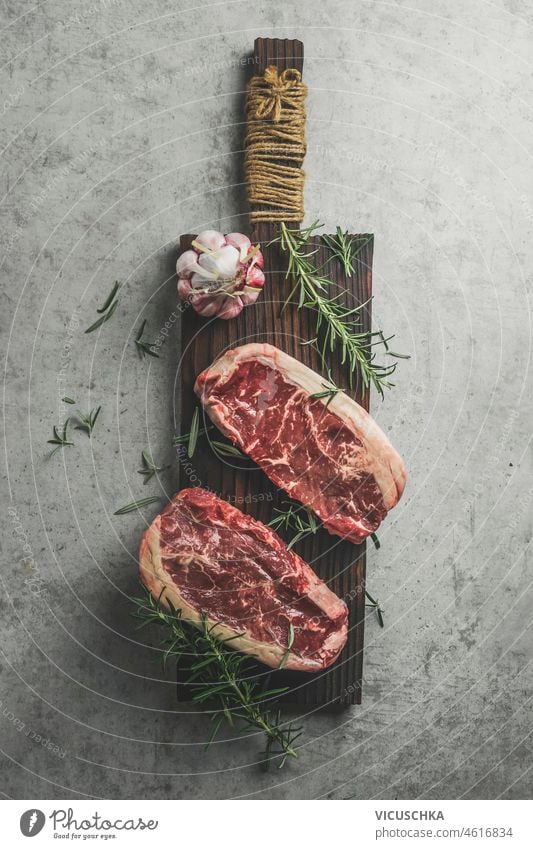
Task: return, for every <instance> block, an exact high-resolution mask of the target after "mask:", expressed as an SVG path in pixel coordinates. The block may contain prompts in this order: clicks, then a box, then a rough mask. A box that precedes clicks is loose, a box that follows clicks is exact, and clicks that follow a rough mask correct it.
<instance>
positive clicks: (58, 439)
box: [47, 418, 74, 457]
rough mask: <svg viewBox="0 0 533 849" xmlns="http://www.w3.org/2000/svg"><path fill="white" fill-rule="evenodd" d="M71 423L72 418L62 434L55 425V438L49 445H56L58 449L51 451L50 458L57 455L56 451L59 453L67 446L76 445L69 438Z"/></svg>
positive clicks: (68, 420)
mask: <svg viewBox="0 0 533 849" xmlns="http://www.w3.org/2000/svg"><path fill="white" fill-rule="evenodd" d="M69 422H70V418H68V419H67V420H66V422H65V424H64V425H63V429H62V430H61V432H60V431H59V429H58V427H57V425H54V427H53V428H52V432H53V434H54V438H53V439H48V440H47V442H48V445H55V446H56V447H55V448H53V449H52V451H50V454H49V455H48V456H49V457H51V456H52V455H53V454H55V453H56V451H59V449H60V448H64V447H65V446H66V445H74V443H73V442H70V441H69V438H68V426H69Z"/></svg>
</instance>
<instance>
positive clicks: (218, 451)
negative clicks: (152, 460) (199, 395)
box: [174, 407, 246, 460]
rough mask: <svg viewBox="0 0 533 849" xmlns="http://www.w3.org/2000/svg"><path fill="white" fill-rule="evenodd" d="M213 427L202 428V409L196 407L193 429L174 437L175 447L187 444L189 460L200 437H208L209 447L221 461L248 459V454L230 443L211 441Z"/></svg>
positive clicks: (193, 416)
mask: <svg viewBox="0 0 533 849" xmlns="http://www.w3.org/2000/svg"><path fill="white" fill-rule="evenodd" d="M213 427H214V426H213V425H207V427H200V408H199V407H195V408H194V412H193V414H192V419H191V428H190V430H189V432H188V433H182V434H181V435H180V436H175V437H174V445H184V444H185V443H187V456H188V457H189V459H190V458H191V457H192V456H193V455H194V452H195V451H196V446H197V443H198V437H199V436H207V441H208V442H209V446H210V448H211V450H212V452H213V454H214V455H215V457H217V458H218V459H219V460H225V459H226V458H227V457H237V458H239V459H244V460H245V459H246V454H243V452H242V451H240V449H239V448H237V447H236V446H235V445H231V444H230V443H229V442H219V441H218V440H217V439H211V438H210V436H209V431H211V430H213Z"/></svg>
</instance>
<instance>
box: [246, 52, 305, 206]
mask: <svg viewBox="0 0 533 849" xmlns="http://www.w3.org/2000/svg"><path fill="white" fill-rule="evenodd" d="M306 95H307V86H306V85H304V83H303V82H302V75H301V74H300V72H299V71H297V70H295V69H294V68H288V69H287V70H286V71H282V73H281V74H278V70H277V68H276V67H275V66H274V65H270V66H269V67H268V68H267V69H266V71H265V73H264V74H263V75H262V76H256V77H252V79H251V80H250V82H249V84H248V98H247V102H246V119H247V128H246V139H245V146H246V154H245V162H244V164H245V170H246V181H247V183H248V198H249V201H250V206H251V207H252V211H251V213H250V218H251V220H252V222H256V221H302V220H303V217H304V180H305V174H304V172H303V171H302V163H303V160H304V156H305V151H306V144H305V97H306Z"/></svg>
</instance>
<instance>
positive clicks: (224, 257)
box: [176, 230, 265, 319]
mask: <svg viewBox="0 0 533 849" xmlns="http://www.w3.org/2000/svg"><path fill="white" fill-rule="evenodd" d="M262 268H263V255H262V253H261V251H260V250H259V245H258V246H257V247H255V248H253V247H252V243H251V242H250V239H249V238H248V236H245V235H244V234H243V233H228V235H227V236H224V235H223V234H222V233H219V232H218V231H217V230H204V231H203V232H202V233H199V234H198V236H197V237H196V239H195V240H194V241H193V243H192V247H191V249H190V250H188V251H184V253H182V254H181V256H180V257H179V258H178V261H177V263H176V273H177V275H178V295H179V296H180V298H181V299H182V300H183V301H190V303H191V304H192V306H193V308H194V309H195V310H196V312H197V313H199V314H200V315H203V316H206V317H209V316H218V317H219V318H224V319H228V318H234V317H235V316H236V315H239V313H240V312H241V311H242V309H243V308H244V307H245V306H248V305H249V304H253V303H254V302H255V301H256V300H257V298H258V296H259V292H260V291H261V289H262V288H263V285H264V282H265V275H264V274H263V271H262Z"/></svg>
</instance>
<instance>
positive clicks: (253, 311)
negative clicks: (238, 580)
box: [177, 38, 373, 709]
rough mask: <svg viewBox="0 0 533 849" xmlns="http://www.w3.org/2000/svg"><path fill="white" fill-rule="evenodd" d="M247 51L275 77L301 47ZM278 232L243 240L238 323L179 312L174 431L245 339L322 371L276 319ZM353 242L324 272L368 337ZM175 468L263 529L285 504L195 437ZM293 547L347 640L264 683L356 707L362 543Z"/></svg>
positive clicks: (295, 328)
mask: <svg viewBox="0 0 533 849" xmlns="http://www.w3.org/2000/svg"><path fill="white" fill-rule="evenodd" d="M254 53H255V63H254V73H257V74H260V73H262V72H263V71H264V70H265V68H266V67H267V65H276V66H277V67H278V69H279V70H280V71H282V70H284V69H285V68H296V69H297V70H300V71H301V70H302V68H303V44H302V43H301V42H300V41H295V40H285V39H264V38H258V39H256V42H255V50H254ZM291 226H292V225H291ZM277 233H278V226H277V225H275V224H270V223H260V224H258V225H257V226H256V228H255V229H254V231H253V232H252V233H251V234H250V235H251V239H252V242H253V243H256V242H259V243H260V244H261V248H262V251H263V254H264V257H265V275H266V282H265V287H264V289H263V292H262V294H261V295H260V296H259V299H258V300H257V302H256V304H255V305H252V306H250V307H247V308H245V309H244V310H243V311H242V312H241V314H240V315H239V316H237V318H235V319H232V320H230V321H223V320H220V319H204V318H201V317H200V316H198V315H197V314H196V313H195V312H194V311H193V309H192V308H188V309H185V310H184V311H183V312H182V313H181V315H180V321H179V354H180V355H179V371H178V378H177V379H178V392H179V396H180V400H181V418H180V422H181V433H187V432H188V431H189V430H190V424H191V420H192V416H193V412H194V409H195V408H196V407H197V406H198V400H197V398H196V396H195V394H194V391H193V386H194V382H195V379H196V377H197V375H198V374H199V373H200V372H201V371H203V370H204V369H205V368H207V367H208V366H209V365H210V364H211V363H212V362H213V360H215V359H216V358H217V357H218V356H219V355H220V354H221V353H223V352H224V351H226V350H227V349H228V348H233V347H236V346H237V345H243V344H245V343H248V342H252V341H253V342H268V343H270V344H271V345H275V346H276V347H278V348H281V349H282V350H284V351H286V353H288V354H291V355H292V356H293V357H296V358H297V359H299V360H301V361H302V362H304V363H305V364H306V365H308V366H310V367H311V368H313V369H314V370H315V371H318V372H321V373H323V369H322V368H321V363H320V357H319V355H318V352H317V350H316V349H315V347H314V346H313V345H303V344H302V343H306V342H309V340H311V339H313V338H314V337H315V336H316V332H315V320H314V314H313V313H312V312H310V311H309V310H306V309H301V310H299V309H298V307H297V303H296V302H295V303H290V304H289V305H288V306H287V307H286V308H285V309H284V310H283V312H282V310H281V308H282V306H283V304H284V302H285V299H286V298H287V296H288V294H289V292H290V290H291V286H290V284H289V281H287V280H286V279H285V272H286V263H285V259H284V257H283V256H282V255H280V252H279V249H278V246H277V245H272V246H270V247H268V243H269V242H270V241H271V240H272V238H273V237H274V236H276V235H277ZM193 238H194V236H193V235H187V236H182V237H181V240H180V248H181V250H187V249H188V248H189V247H190V243H191V241H192V240H193ZM353 239H354V240H357V242H358V243H359V242H365V241H366V245H365V246H364V247H363V248H362V250H361V251H360V252H359V254H358V256H357V265H356V270H355V273H354V275H353V277H351V278H346V276H345V275H344V274H343V272H342V268H341V266H340V264H339V263H338V262H337V261H336V260H334V261H331V262H330V263H329V264H328V274H329V275H330V276H331V278H332V279H333V281H334V282H335V285H336V287H337V290H336V292H335V294H337V292H342V297H343V298H344V299H345V302H346V303H347V304H348V305H350V306H351V307H353V306H356V305H359V304H363V303H367V304H368V305H367V306H366V307H365V308H364V310H363V311H362V313H361V329H362V330H364V331H370V328H371V313H370V302H369V299H370V298H371V295H372V253H373V237H372V236H369V234H358V235H354V236H353ZM312 244H313V246H316V247H318V249H319V254H318V255H317V262H318V264H319V265H320V264H322V263H323V262H325V260H326V259H327V256H328V253H327V250H326V248H325V246H324V245H323V243H322V241H321V240H320V239H319V238H317V239H314V240H313V242H312ZM328 366H329V368H330V369H331V376H332V378H333V380H334V381H335V383H336V385H337V386H340V387H348V386H349V373H348V369H347V368H346V367H344V366H342V365H341V364H340V357H339V356H338V355H332V356H331V357H330V360H329V362H328ZM324 377H325V378H326V377H327V375H326V374H324ZM353 383H354V390H353V391H352V392H351V393H350V394H352V396H353V397H354V398H355V399H356V400H357V401H358V402H359V404H361V405H362V406H363V407H365V409H367V410H368V405H369V396H368V392H367V391H366V392H364V391H363V390H362V388H361V383H360V379H359V376H356V378H355V379H354V381H353ZM201 420H202V421H203V413H202V418H201ZM213 438H217V439H219V440H220V441H225V439H224V437H222V436H221V435H219V434H217V435H216V436H214V435H213ZM178 466H179V487H180V489H181V488H184V487H188V486H203V487H206V488H209V489H211V490H213V491H214V492H216V493H217V494H218V495H219V496H220V497H222V498H224V499H227V500H228V501H230V503H232V504H234V505H235V506H236V507H238V508H239V509H241V510H243V512H245V513H249V514H250V515H252V516H254V517H255V518H256V519H259V520H261V521H262V522H264V523H265V524H267V523H268V522H269V521H270V520H271V519H272V518H273V517H274V516H275V515H276V514H275V508H276V507H278V506H280V505H281V502H283V501H284V500H286V498H287V496H286V495H285V494H284V493H283V492H281V491H280V490H278V489H277V488H276V487H275V486H274V485H273V484H272V483H270V481H269V480H268V478H267V477H266V475H264V473H263V472H262V471H261V470H260V469H259V468H258V467H257V466H255V465H254V464H253V463H252V462H251V461H250V460H239V459H235V458H228V459H226V460H225V461H224V460H220V459H218V458H217V457H215V456H214V454H213V452H212V450H211V448H210V447H209V444H208V442H207V440H205V439H202V438H200V439H199V440H198V445H197V447H196V451H195V453H194V456H193V457H192V459H190V460H189V458H188V457H187V455H186V452H185V451H184V450H183V449H182V451H181V453H178ZM280 535H281V536H284V538H285V539H286V541H287V542H288V541H289V540H290V539H291V538H292V536H294V534H293V533H290V532H289V533H288V535H284V534H283V532H281V533H280ZM295 550H296V551H297V552H298V553H299V554H300V555H301V556H302V557H303V558H304V560H306V561H307V563H309V564H310V565H311V566H312V568H313V569H314V570H315V571H316V572H317V574H318V575H319V576H320V577H321V578H322V580H324V581H325V582H326V583H327V584H328V586H329V587H330V588H331V589H332V590H333V591H334V592H335V593H336V594H337V595H338V596H339V597H340V598H343V599H344V600H345V601H346V603H347V605H348V609H349V617H350V618H349V622H350V626H349V637H348V642H347V644H346V646H345V648H344V650H343V652H342V654H341V655H340V657H339V658H338V660H337V661H336V662H335V664H334V665H333V666H332V667H331V668H330V669H328V670H326V671H324V672H320V673H316V674H309V673H304V672H290V671H285V670H280V671H274V672H272V673H271V675H270V683H269V686H272V687H278V686H287V687H288V688H289V690H288V692H287V694H286V695H284V696H283V697H282V699H281V701H282V702H284V703H286V704H294V705H298V706H301V707H309V708H316V707H322V708H328V707H329V708H330V709H338V708H342V707H346V706H348V705H352V704H360V702H361V681H362V671H363V637H364V618H365V591H364V588H365V545H364V544H363V545H359V546H355V545H353V544H351V543H348V542H344V541H342V540H341V539H339V538H338V537H334V536H331V535H330V534H328V533H326V532H325V531H319V532H318V533H317V534H316V535H314V536H310V537H308V538H307V539H304V540H302V541H301V543H296V545H295ZM178 681H179V672H178ZM178 693H179V698H180V699H184V698H187V697H188V695H189V694H188V692H187V690H186V689H185V690H184V689H183V688H181V687H180V688H178Z"/></svg>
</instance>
